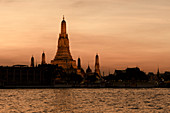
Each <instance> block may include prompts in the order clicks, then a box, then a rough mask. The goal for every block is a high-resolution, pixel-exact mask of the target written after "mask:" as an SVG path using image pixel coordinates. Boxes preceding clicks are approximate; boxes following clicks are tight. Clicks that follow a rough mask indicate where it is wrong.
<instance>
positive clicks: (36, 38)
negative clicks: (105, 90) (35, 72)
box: [0, 0, 170, 74]
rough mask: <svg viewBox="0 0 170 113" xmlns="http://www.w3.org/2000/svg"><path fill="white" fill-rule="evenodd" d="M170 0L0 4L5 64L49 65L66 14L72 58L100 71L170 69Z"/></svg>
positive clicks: (3, 0) (0, 57)
mask: <svg viewBox="0 0 170 113" xmlns="http://www.w3.org/2000/svg"><path fill="white" fill-rule="evenodd" d="M169 6H170V1H169V0H0V53H1V54H0V65H4V66H5V65H15V64H26V65H30V60H31V56H32V55H33V56H34V58H35V62H36V61H37V63H41V54H42V52H43V51H44V52H45V54H46V61H47V63H50V61H51V60H52V59H54V56H55V54H56V51H57V41H58V38H59V33H60V31H61V30H60V24H61V21H62V17H63V15H65V20H66V22H67V33H68V38H69V41H70V50H71V55H72V56H73V59H75V60H76V61H77V58H78V57H80V58H81V63H82V67H83V68H84V69H85V70H86V68H87V65H88V63H89V65H90V67H91V68H92V69H93V71H94V64H95V55H96V53H98V54H99V59H100V69H101V73H102V72H103V71H105V73H106V74H107V73H108V72H109V70H110V72H111V73H113V72H114V69H126V68H127V67H136V66H137V67H140V69H141V70H142V71H145V72H150V71H153V72H156V71H157V69H158V67H159V68H160V72H164V71H170V7H169Z"/></svg>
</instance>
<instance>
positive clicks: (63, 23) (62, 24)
mask: <svg viewBox="0 0 170 113" xmlns="http://www.w3.org/2000/svg"><path fill="white" fill-rule="evenodd" d="M61 34H66V21H65V20H64V15H63V21H62V22H61Z"/></svg>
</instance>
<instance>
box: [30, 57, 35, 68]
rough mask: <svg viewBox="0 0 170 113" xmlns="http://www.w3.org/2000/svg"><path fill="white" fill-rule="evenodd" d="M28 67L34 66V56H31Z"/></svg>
mask: <svg viewBox="0 0 170 113" xmlns="http://www.w3.org/2000/svg"><path fill="white" fill-rule="evenodd" d="M30 67H34V57H33V56H32V57H31V65H30Z"/></svg>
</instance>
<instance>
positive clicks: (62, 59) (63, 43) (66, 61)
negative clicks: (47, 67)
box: [51, 17, 77, 69]
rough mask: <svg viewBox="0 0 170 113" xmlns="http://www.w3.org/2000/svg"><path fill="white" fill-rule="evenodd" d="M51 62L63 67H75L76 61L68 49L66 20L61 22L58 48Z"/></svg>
mask: <svg viewBox="0 0 170 113" xmlns="http://www.w3.org/2000/svg"><path fill="white" fill-rule="evenodd" d="M51 64H53V65H58V66H61V67H62V68H64V69H67V68H70V67H73V68H77V66H76V61H75V60H73V58H72V56H71V53H70V49H69V39H68V34H67V33H66V21H65V20H64V17H63V20H62V22H61V33H60V34H59V39H58V49H57V53H56V55H55V58H54V60H51Z"/></svg>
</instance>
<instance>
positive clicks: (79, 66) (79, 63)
mask: <svg viewBox="0 0 170 113" xmlns="http://www.w3.org/2000/svg"><path fill="white" fill-rule="evenodd" d="M77 67H78V69H81V61H80V58H78V66H77Z"/></svg>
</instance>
